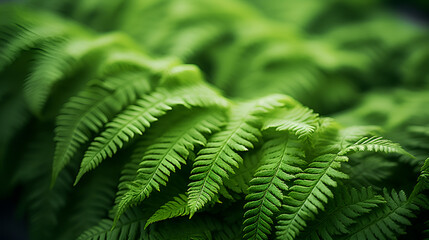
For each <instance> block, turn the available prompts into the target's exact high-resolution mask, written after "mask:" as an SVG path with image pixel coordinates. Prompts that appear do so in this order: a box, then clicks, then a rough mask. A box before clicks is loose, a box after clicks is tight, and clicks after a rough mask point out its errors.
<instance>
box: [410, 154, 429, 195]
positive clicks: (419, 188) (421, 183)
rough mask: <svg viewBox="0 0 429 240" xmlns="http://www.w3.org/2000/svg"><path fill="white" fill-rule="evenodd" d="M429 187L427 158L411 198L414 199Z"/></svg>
mask: <svg viewBox="0 0 429 240" xmlns="http://www.w3.org/2000/svg"><path fill="white" fill-rule="evenodd" d="M427 189H429V158H427V159H426V160H425V163H424V164H423V166H422V168H421V169H420V175H419V178H418V179H417V184H416V186H414V189H413V192H412V193H411V195H410V199H414V198H415V197H416V196H417V195H418V194H420V193H421V192H423V191H425V190H427Z"/></svg>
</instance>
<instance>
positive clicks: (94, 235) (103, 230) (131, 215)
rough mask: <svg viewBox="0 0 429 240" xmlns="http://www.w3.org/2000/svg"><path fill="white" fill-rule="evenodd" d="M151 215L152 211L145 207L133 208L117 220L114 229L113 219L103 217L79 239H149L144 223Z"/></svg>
mask: <svg viewBox="0 0 429 240" xmlns="http://www.w3.org/2000/svg"><path fill="white" fill-rule="evenodd" d="M149 216H150V213H149V212H147V211H144V210H143V209H140V208H137V207H136V208H131V209H129V210H128V211H126V212H125V213H124V214H123V215H122V216H121V218H120V219H119V220H118V221H117V222H116V226H115V228H114V229H112V225H113V221H112V220H110V219H103V220H101V221H100V223H99V224H98V225H96V226H93V227H91V228H90V229H88V230H86V231H85V232H84V233H82V234H81V235H80V236H79V238H78V240H108V239H140V240H144V239H148V234H149V233H148V232H147V231H145V230H144V225H145V223H146V221H147V219H148V218H149Z"/></svg>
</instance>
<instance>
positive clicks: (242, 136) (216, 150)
mask: <svg viewBox="0 0 429 240" xmlns="http://www.w3.org/2000/svg"><path fill="white" fill-rule="evenodd" d="M287 101H290V98H287V97H283V96H281V95H274V96H269V97H267V98H265V99H264V98H263V99H258V100H255V101H251V102H246V103H243V104H241V105H238V106H235V107H234V108H232V109H231V111H230V119H229V122H228V124H227V126H226V127H225V129H223V130H222V131H220V132H218V133H216V134H214V135H213V136H211V138H210V139H209V142H208V143H207V146H206V147H205V148H203V149H202V150H201V151H200V152H199V153H198V155H197V158H196V159H195V162H194V166H193V169H192V172H191V176H190V180H191V182H190V183H189V190H188V197H189V201H188V204H189V207H190V209H191V216H192V215H193V214H194V213H195V212H196V211H198V210H199V209H201V208H202V207H203V206H204V205H205V204H206V203H208V202H210V201H211V200H212V199H213V198H214V197H215V195H216V194H217V193H218V192H219V189H220V186H222V182H223V179H226V178H228V177H229V176H230V175H232V174H233V173H234V169H233V168H238V166H239V163H241V162H242V158H241V156H240V155H239V154H238V153H237V152H243V151H248V149H249V148H253V145H254V144H255V143H256V142H258V138H259V137H260V136H261V132H260V130H259V125H260V124H261V123H260V119H259V118H258V117H257V116H256V115H258V114H262V113H266V112H268V111H269V110H272V109H273V108H275V107H278V106H282V105H283V104H284V103H285V102H287Z"/></svg>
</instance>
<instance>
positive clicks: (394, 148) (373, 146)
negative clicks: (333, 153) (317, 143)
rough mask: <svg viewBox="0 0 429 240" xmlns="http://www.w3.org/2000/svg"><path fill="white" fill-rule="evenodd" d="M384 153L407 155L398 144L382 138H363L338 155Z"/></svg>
mask: <svg viewBox="0 0 429 240" xmlns="http://www.w3.org/2000/svg"><path fill="white" fill-rule="evenodd" d="M365 151H366V152H384V153H400V154H407V155H409V153H407V152H406V151H405V150H404V149H402V148H401V146H400V145H399V144H397V143H394V142H392V141H390V140H387V139H383V138H382V137H376V136H373V137H363V138H361V139H359V140H358V141H357V142H356V143H355V144H353V145H350V146H347V147H345V148H343V149H342V150H341V151H340V152H339V153H338V154H339V155H348V154H351V153H355V152H365Z"/></svg>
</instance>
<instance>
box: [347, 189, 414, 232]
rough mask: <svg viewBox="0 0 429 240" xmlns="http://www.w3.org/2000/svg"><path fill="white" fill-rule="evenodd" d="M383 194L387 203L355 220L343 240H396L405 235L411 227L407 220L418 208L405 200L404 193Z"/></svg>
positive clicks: (393, 191) (386, 192) (385, 191)
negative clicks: (406, 230)
mask: <svg viewBox="0 0 429 240" xmlns="http://www.w3.org/2000/svg"><path fill="white" fill-rule="evenodd" d="M383 193H384V199H385V200H386V202H387V203H386V204H384V205H382V206H380V207H379V208H376V209H374V210H372V211H371V212H370V213H369V214H366V215H364V216H362V217H360V218H357V219H356V222H357V223H356V224H354V225H353V226H352V227H350V228H349V231H350V233H349V234H347V235H346V236H345V237H344V239H359V240H360V239H397V236H398V235H400V234H405V231H404V230H405V227H406V226H409V225H411V222H410V220H409V219H410V218H414V217H415V215H414V213H413V212H415V211H417V210H418V209H419V208H418V207H417V206H416V205H415V204H413V203H411V202H409V201H408V200H407V197H406V196H405V193H404V191H400V192H399V193H397V192H396V191H395V190H393V189H392V192H391V193H389V192H388V191H387V190H386V189H384V190H383Z"/></svg>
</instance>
